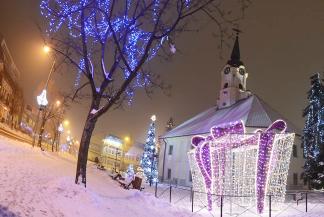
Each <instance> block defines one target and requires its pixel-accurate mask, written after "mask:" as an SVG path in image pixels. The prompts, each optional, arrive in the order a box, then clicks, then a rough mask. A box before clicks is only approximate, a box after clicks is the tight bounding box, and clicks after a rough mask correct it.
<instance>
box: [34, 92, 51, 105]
mask: <svg viewBox="0 0 324 217" xmlns="http://www.w3.org/2000/svg"><path fill="white" fill-rule="evenodd" d="M36 99H37V103H38V105H39V106H43V107H45V106H47V104H48V101H47V98H46V90H45V89H44V90H43V91H42V93H41V94H40V95H39V96H37V98H36Z"/></svg>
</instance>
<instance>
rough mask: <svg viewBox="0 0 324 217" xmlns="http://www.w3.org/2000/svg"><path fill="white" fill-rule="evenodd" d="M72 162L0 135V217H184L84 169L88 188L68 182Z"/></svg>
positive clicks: (72, 166) (97, 173) (71, 171)
mask: <svg viewBox="0 0 324 217" xmlns="http://www.w3.org/2000/svg"><path fill="white" fill-rule="evenodd" d="M75 165H76V163H75V161H74V160H73V159H66V158H63V157H60V156H57V155H55V154H52V153H47V152H42V151H40V150H39V149H38V148H34V149H33V148H32V147H31V146H30V145H27V144H23V143H20V142H15V141H12V140H9V139H6V138H2V137H0V216H1V217H2V216H12V217H18V216H19V217H25V216H26V217H38V216H49V217H52V216H53V217H74V216H80V217H83V216H89V217H97V216H98V217H101V216H104V217H106V216H107V217H109V216H118V217H123V216H125V217H126V216H140V217H146V216H147V217H152V216H154V217H166V216H177V217H181V216H183V217H184V216H190V215H191V213H190V212H187V211H184V210H182V209H180V208H176V207H172V206H170V205H169V204H168V203H167V202H164V201H161V200H158V199H156V198H154V196H153V195H151V194H149V193H145V192H139V191H136V190H124V189H122V188H120V187H119V186H118V184H117V183H116V182H114V181H112V180H111V179H110V178H109V177H108V176H107V175H106V174H105V173H104V172H101V171H99V170H97V169H93V168H89V169H88V188H87V189H85V188H83V187H82V186H78V185H75V184H74V173H75Z"/></svg>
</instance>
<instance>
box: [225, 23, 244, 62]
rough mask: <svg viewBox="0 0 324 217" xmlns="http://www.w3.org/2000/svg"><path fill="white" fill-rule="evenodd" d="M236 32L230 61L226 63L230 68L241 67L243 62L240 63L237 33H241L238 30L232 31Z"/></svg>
mask: <svg viewBox="0 0 324 217" xmlns="http://www.w3.org/2000/svg"><path fill="white" fill-rule="evenodd" d="M233 30H234V31H235V32H236V38H235V43H234V47H233V50H232V54H231V59H230V60H229V61H228V62H227V64H229V65H230V66H233V67H239V66H240V65H243V62H242V61H241V59H240V58H241V55H240V44H239V33H240V32H241V31H240V30H239V29H233Z"/></svg>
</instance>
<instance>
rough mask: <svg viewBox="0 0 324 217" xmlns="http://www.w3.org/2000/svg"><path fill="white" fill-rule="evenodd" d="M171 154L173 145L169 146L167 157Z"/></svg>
mask: <svg viewBox="0 0 324 217" xmlns="http://www.w3.org/2000/svg"><path fill="white" fill-rule="evenodd" d="M172 153H173V145H170V146H169V155H172Z"/></svg>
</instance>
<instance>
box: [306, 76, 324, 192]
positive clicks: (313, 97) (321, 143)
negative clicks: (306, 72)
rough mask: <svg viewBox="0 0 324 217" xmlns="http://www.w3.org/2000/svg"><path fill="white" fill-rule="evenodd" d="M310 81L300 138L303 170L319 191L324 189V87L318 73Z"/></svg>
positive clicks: (311, 183)
mask: <svg viewBox="0 0 324 217" xmlns="http://www.w3.org/2000/svg"><path fill="white" fill-rule="evenodd" d="M310 79H311V89H310V91H309V92H308V97H307V98H308V100H309V105H308V106H307V107H306V108H305V109H304V112H303V117H306V122H305V127H304V131H303V137H302V142H303V147H304V156H305V166H304V168H305V176H306V177H305V178H307V179H308V180H309V184H310V185H311V187H313V188H316V189H319V188H323V187H324V108H323V106H324V87H323V84H322V82H321V79H320V75H319V73H316V74H315V75H313V76H312V77H311V78H310Z"/></svg>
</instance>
